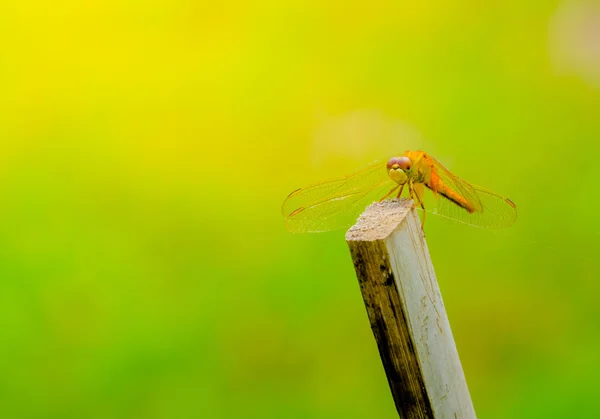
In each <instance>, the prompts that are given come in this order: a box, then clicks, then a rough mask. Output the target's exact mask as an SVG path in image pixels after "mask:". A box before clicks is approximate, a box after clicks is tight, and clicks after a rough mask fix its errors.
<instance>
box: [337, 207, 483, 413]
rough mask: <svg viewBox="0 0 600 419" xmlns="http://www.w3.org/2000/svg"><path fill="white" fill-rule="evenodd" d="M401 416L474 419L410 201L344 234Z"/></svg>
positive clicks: (369, 215) (374, 212) (368, 214)
mask: <svg viewBox="0 0 600 419" xmlns="http://www.w3.org/2000/svg"><path fill="white" fill-rule="evenodd" d="M346 241H347V243H348V245H349V246H350V252H351V254H352V260H353V262H354V267H355V269H356V275H357V276H358V282H359V284H360V289H361V292H362V295H363V299H364V302H365V307H366V309H367V314H368V315H369V320H370V321H371V329H372V330H373V334H374V335H375V340H376V341H377V346H378V348H379V354H380V356H381V361H382V362H383V367H384V369H385V373H386V375H387V378H388V382H389V385H390V388H391V390H392V396H393V398H394V402H395V403H396V408H397V410H398V413H399V414H400V417H401V418H404V419H412V418H436V419H441V418H449V419H469V418H475V410H474V409H473V403H472V402H471V397H470V395H469V389H468V388H467V382H466V380H465V376H464V373H463V370H462V366H461V364H460V359H459V357H458V352H457V350H456V345H455V344H454V338H453V337H452V331H451V330H450V324H449V323H448V317H447V316H446V310H445V309H444V303H443V302H442V296H441V294H440V290H439V287H438V284H437V280H436V278H435V273H434V270H433V266H432V264H431V259H430V257H429V251H428V249H427V244H426V243H425V238H424V235H423V231H422V229H421V224H420V220H419V217H418V216H417V214H416V211H415V210H414V209H412V201H411V200H405V199H399V200H398V199H394V200H386V201H383V202H380V203H375V204H373V205H371V206H370V207H368V208H367V209H366V210H365V212H364V213H363V214H362V215H361V217H360V219H359V220H358V222H357V223H356V224H355V225H354V226H353V227H352V228H351V229H350V230H349V231H348V233H347V234H346Z"/></svg>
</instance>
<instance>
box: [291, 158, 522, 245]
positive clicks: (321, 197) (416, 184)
mask: <svg viewBox="0 0 600 419" xmlns="http://www.w3.org/2000/svg"><path fill="white" fill-rule="evenodd" d="M426 191H429V192H428V193H427V195H426ZM403 193H404V194H405V195H407V196H408V197H409V198H410V199H412V200H413V206H414V207H415V208H419V209H421V210H422V211H423V217H422V221H421V226H422V227H423V228H424V226H425V216H426V214H427V213H433V214H436V215H437V216H440V217H444V218H447V219H450V220H452V221H456V222H459V223H463V224H468V225H471V226H474V227H480V228H501V227H509V226H511V225H512V224H513V223H514V222H515V221H516V219H517V207H516V205H515V204H514V203H513V202H512V201H511V200H510V199H508V198H506V197H503V196H501V195H497V194H496V193H494V192H492V191H489V190H487V189H484V188H481V187H479V186H475V185H472V184H470V183H468V182H466V181H464V180H463V179H461V178H459V177H458V176H456V175H454V174H453V173H451V172H450V171H449V170H448V169H446V167H444V166H443V165H442V164H441V163H440V162H439V161H437V160H436V159H434V158H433V157H432V156H430V155H429V154H427V153H425V152H424V151H406V152H405V153H404V154H403V155H401V156H395V157H391V158H390V159H388V160H387V162H386V161H383V160H380V161H375V162H372V163H370V164H368V165H366V166H364V167H362V168H360V169H357V170H355V171H354V172H352V173H350V174H347V175H346V176H344V177H341V178H339V179H334V180H330V181H326V182H321V183H317V184H314V185H310V186H307V187H304V188H300V189H297V190H295V191H294V192H292V193H291V194H290V195H289V196H288V197H287V198H286V199H285V201H284V202H283V205H282V208H281V212H282V214H283V216H284V218H285V223H286V228H287V229H288V230H289V231H291V232H294V233H309V232H310V233H315V232H324V231H330V230H337V229H341V228H348V227H350V226H351V225H353V224H354V223H355V222H356V219H357V218H358V216H359V215H360V214H361V213H362V212H363V211H364V209H365V208H366V207H367V206H368V205H369V204H371V203H373V202H375V201H379V202H381V201H383V200H385V199H392V198H401V197H402V195H403Z"/></svg>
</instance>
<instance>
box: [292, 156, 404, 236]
mask: <svg viewBox="0 0 600 419" xmlns="http://www.w3.org/2000/svg"><path fill="white" fill-rule="evenodd" d="M395 186H396V184H395V183H394V182H393V181H392V180H391V179H390V178H389V176H388V174H387V169H386V163H385V162H381V161H375V162H373V163H371V164H369V165H367V166H364V167H362V168H360V169H358V170H356V171H354V172H352V173H350V174H349V175H346V176H345V177H343V178H340V179H335V180H331V181H328V182H323V183H318V184H315V185H311V186H307V187H305V188H300V189H298V190H296V191H294V192H292V193H291V194H290V195H289V196H288V197H287V198H286V200H285V201H284V202H283V206H282V209H281V211H282V213H283V215H284V217H285V220H286V227H287V229H288V230H289V231H291V232H294V233H305V232H322V231H330V230H336V229H340V228H347V227H350V226H351V225H352V224H354V223H355V222H356V219H357V218H358V216H359V215H360V214H361V213H362V212H363V211H364V209H365V208H366V207H367V205H369V204H371V203H373V202H374V201H376V200H379V199H381V198H383V197H384V196H385V195H386V194H387V193H388V192H389V191H390V190H392V189H393V188H394V187H395Z"/></svg>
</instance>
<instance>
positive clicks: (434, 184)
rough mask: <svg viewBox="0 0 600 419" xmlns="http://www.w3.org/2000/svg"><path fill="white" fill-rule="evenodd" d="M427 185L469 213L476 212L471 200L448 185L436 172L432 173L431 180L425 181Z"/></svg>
mask: <svg viewBox="0 0 600 419" xmlns="http://www.w3.org/2000/svg"><path fill="white" fill-rule="evenodd" d="M425 186H427V187H428V188H429V189H431V190H432V191H433V192H436V193H438V194H440V195H442V196H443V197H444V198H446V199H448V200H450V201H452V202H453V203H455V204H456V205H458V206H460V207H462V208H464V209H465V210H467V211H468V212H469V213H473V212H475V208H474V207H473V205H472V204H471V203H469V201H467V200H466V199H465V197H463V196H462V195H461V194H459V193H458V192H456V191H454V190H453V189H452V188H450V187H449V186H447V185H446V184H445V183H444V181H443V180H442V179H441V178H440V177H439V176H438V175H437V174H436V173H435V172H432V173H431V178H430V180H429V182H425Z"/></svg>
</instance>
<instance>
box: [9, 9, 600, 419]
mask: <svg viewBox="0 0 600 419" xmlns="http://www.w3.org/2000/svg"><path fill="white" fill-rule="evenodd" d="M0 28H1V29H0V35H1V36H0V216H1V218H0V219H1V223H0V417H2V418H61V419H62V418H128V419H131V418H215V419H217V418H262V419H266V418H285V419H292V418H327V419H330V418H344V419H349V418H394V417H396V413H395V408H394V405H393V401H392V399H391V395H390V393H389V389H388V386H387V381H386V379H385V375H384V373H383V370H382V367H381V363H380V361H379V357H378V353H377V348H376V346H375V342H374V339H373V336H372V334H371V331H370V328H369V323H368V319H367V317H366V313H365V310H364V306H363V302H362V298H361V295H360V292H359V288H358V285H357V281H356V278H355V274H354V270H353V267H352V263H351V260H350V257H349V252H348V249H347V247H346V244H345V242H344V235H343V232H332V233H324V234H319V235H293V234H290V233H287V232H286V231H285V229H284V224H283V219H282V217H281V214H280V205H281V203H282V201H283V199H284V198H285V197H286V195H287V194H288V193H289V192H291V191H292V190H294V189H296V188H297V187H300V186H304V185H306V184H309V183H313V182H315V181H320V180H323V179H328V178H331V177H335V176H339V175H342V174H344V173H347V172H349V171H352V170H353V169H355V168H356V167H359V166H361V165H363V164H365V163H368V162H370V161H372V160H373V159H375V158H381V159H386V158H388V157H389V156H390V155H394V154H399V153H402V152H404V151H405V150H407V149H423V150H426V151H427V152H429V153H431V154H432V155H433V156H435V157H436V158H438V159H439V160H441V161H442V162H443V163H444V164H446V165H447V166H448V167H449V168H450V169H451V170H453V171H454V172H455V173H456V174H458V175H459V176H461V177H463V178H465V179H467V180H469V181H472V182H474V183H476V184H481V185H484V186H486V187H489V188H490V189H493V190H495V191H497V192H499V193H501V194H505V195H507V196H509V197H510V198H511V199H512V200H513V201H514V202H515V203H516V204H517V206H518V209H519V220H518V221H517V224H516V225H515V226H514V227H511V228H510V229H507V230H502V231H485V230H478V229H474V228H469V227H464V226H460V225H454V224H450V223H446V222H444V221H442V220H439V219H435V217H429V218H428V221H427V226H426V227H427V239H428V244H429V248H430V251H431V255H432V259H433V262H434V266H435V268H436V273H437V276H438V281H439V282H440V287H441V290H442V293H443V296H444V301H445V305H446V308H447V311H448V315H449V317H450V322H451V325H452V329H453V332H454V337H455V339H456V343H457V346H458V350H459V354H460V356H461V360H462V363H463V367H464V370H465V374H466V377H467V382H468V384H469V387H470V391H471V395H472V398H473V401H474V404H475V408H476V410H477V412H478V416H479V417H481V418H551V417H552V418H554V417H556V418H565V417H576V418H596V417H600V405H599V404H598V403H597V401H596V400H597V399H596V398H597V397H598V386H597V376H598V374H599V373H600V363H599V361H600V357H599V355H598V354H599V353H600V333H599V332H600V326H599V319H600V308H599V305H598V302H597V295H598V291H599V290H600V287H599V286H598V283H597V280H598V277H599V274H598V272H600V261H599V260H598V258H597V252H598V244H597V243H598V240H599V234H600V221H599V220H598V205H599V204H600V193H599V192H598V181H599V180H600V166H599V165H598V156H599V154H600V145H599V144H600V143H599V139H600V49H599V48H598V45H600V31H599V28H600V6H599V5H598V3H597V2H595V1H591V0H590V1H586V0H581V1H566V0H562V1H542V0H540V1H529V2H523V1H516V0H507V1H495V2H487V3H482V2H475V1H437V2H421V3H417V2H406V1H404V2H398V1H385V0H374V1H370V2H353V1H344V2H328V3H323V2H318V1H307V2H295V1H292V2H275V1H252V2H242V1H235V2H223V3H209V2H196V1H189V0H174V1H166V0H159V1H150V2H142V1H126V2H122V1H115V0H107V1H93V2H74V1H68V0H58V1H54V2H51V1H44V0H38V1H35V0H24V1H23V0H22V1H16V0H4V1H3V2H2V5H0Z"/></svg>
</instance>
